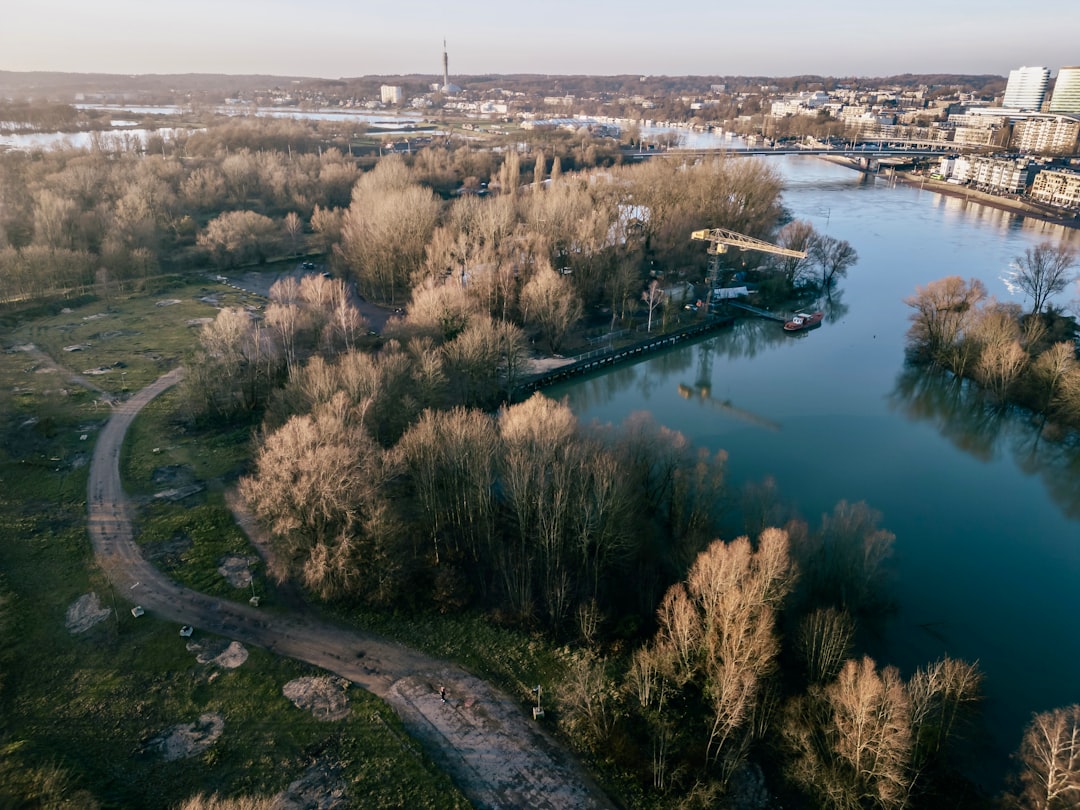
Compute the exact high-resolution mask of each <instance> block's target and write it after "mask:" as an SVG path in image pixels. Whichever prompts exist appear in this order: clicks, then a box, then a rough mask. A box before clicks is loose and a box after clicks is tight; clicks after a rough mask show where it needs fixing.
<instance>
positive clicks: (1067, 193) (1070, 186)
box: [1030, 169, 1080, 209]
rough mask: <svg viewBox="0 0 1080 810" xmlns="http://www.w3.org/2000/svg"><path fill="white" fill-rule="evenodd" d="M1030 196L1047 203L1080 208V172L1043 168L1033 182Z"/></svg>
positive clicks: (1061, 206)
mask: <svg viewBox="0 0 1080 810" xmlns="http://www.w3.org/2000/svg"><path fill="white" fill-rule="evenodd" d="M1030 196H1031V198H1032V199H1033V200H1037V201H1039V202H1041V203H1046V204H1047V205H1056V206H1058V207H1060V208H1077V209H1080V174H1078V173H1076V172H1070V171H1067V170H1064V169H1043V170H1042V171H1041V172H1039V173H1038V174H1037V175H1035V179H1034V180H1033V181H1032V183H1031V192H1030Z"/></svg>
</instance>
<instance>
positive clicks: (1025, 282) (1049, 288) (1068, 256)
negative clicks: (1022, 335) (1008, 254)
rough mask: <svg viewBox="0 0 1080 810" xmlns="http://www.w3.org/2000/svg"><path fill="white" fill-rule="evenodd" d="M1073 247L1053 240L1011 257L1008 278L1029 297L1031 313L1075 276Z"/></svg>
mask: <svg viewBox="0 0 1080 810" xmlns="http://www.w3.org/2000/svg"><path fill="white" fill-rule="evenodd" d="M1075 266H1076V250H1075V249H1073V248H1071V247H1069V246H1067V245H1064V244H1058V245H1055V244H1053V243H1052V242H1042V243H1040V244H1039V245H1037V246H1036V247H1034V248H1027V249H1026V250H1025V251H1024V255H1023V256H1017V257H1016V258H1015V259H1014V260H1013V269H1012V272H1011V273H1010V274H1009V278H1008V280H1009V281H1010V282H1011V284H1012V285H1014V286H1015V287H1016V289H1018V290H1020V291H1021V292H1023V293H1024V294H1025V295H1029V296H1031V314H1032V315H1038V314H1039V313H1041V312H1042V310H1043V307H1044V306H1046V303H1047V301H1048V300H1049V299H1050V298H1052V297H1053V296H1055V295H1057V294H1058V293H1061V292H1064V291H1065V289H1066V288H1067V287H1068V286H1069V284H1071V283H1072V282H1073V280H1074V279H1075V278H1076V274H1075V273H1073V272H1072V270H1073V268H1074V267H1075Z"/></svg>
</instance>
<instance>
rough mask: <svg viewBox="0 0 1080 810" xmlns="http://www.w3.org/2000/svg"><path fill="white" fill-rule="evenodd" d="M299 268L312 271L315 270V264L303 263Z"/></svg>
mask: <svg viewBox="0 0 1080 810" xmlns="http://www.w3.org/2000/svg"><path fill="white" fill-rule="evenodd" d="M300 266H301V267H302V268H304V269H305V270H314V269H315V262H304V263H303V264H302V265H300Z"/></svg>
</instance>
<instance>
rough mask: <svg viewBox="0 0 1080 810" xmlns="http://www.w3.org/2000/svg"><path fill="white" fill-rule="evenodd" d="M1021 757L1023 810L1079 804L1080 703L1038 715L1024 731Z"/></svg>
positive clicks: (1050, 809)
mask: <svg viewBox="0 0 1080 810" xmlns="http://www.w3.org/2000/svg"><path fill="white" fill-rule="evenodd" d="M1018 756H1019V759H1020V763H1021V767H1022V769H1023V770H1022V772H1021V776H1020V778H1021V781H1022V784H1023V791H1022V792H1021V794H1020V796H1019V797H1018V798H1019V804H1020V806H1021V807H1022V808H1024V810H1066V808H1074V807H1077V806H1078V805H1080V705H1076V704H1074V705H1072V706H1067V707H1065V708H1061V709H1054V710H1052V711H1048V712H1042V713H1041V714H1036V715H1035V716H1034V717H1033V718H1032V720H1031V724H1030V725H1029V726H1028V727H1027V730H1026V731H1025V733H1024V741H1023V743H1022V744H1021V746H1020V752H1019V755H1018Z"/></svg>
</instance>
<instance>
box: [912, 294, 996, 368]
mask: <svg viewBox="0 0 1080 810" xmlns="http://www.w3.org/2000/svg"><path fill="white" fill-rule="evenodd" d="M985 299H986V287H985V286H983V283H982V282H981V281H979V280H978V279H974V278H973V279H971V280H969V281H966V282H965V281H964V280H963V279H962V278H960V277H959V276H949V277H948V278H943V279H939V280H937V281H931V282H930V283H929V284H927V285H926V286H925V287H916V288H915V294H914V295H912V296H909V297H908V298H905V299H904V303H905V304H907V305H908V306H909V307H911V308H912V309H913V310H915V311H914V312H913V313H912V314H911V316H910V320H911V327H910V328H909V329H908V341H909V344H910V346H911V348H912V349H913V350H914V351H915V352H917V353H918V354H919V355H921V356H923V357H926V358H927V359H929V360H930V361H931V362H935V363H938V364H940V365H943V366H945V367H948V366H949V365H950V363H949V360H950V357H951V356H952V354H953V352H954V351H955V350H956V348H957V347H958V345H959V343H960V340H961V337H962V336H963V335H964V330H965V329H966V328H967V326H968V325H969V324H970V323H971V322H972V320H973V318H974V316H975V314H976V309H977V307H978V305H979V304H981V303H982V302H983V301H984V300H985Z"/></svg>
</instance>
